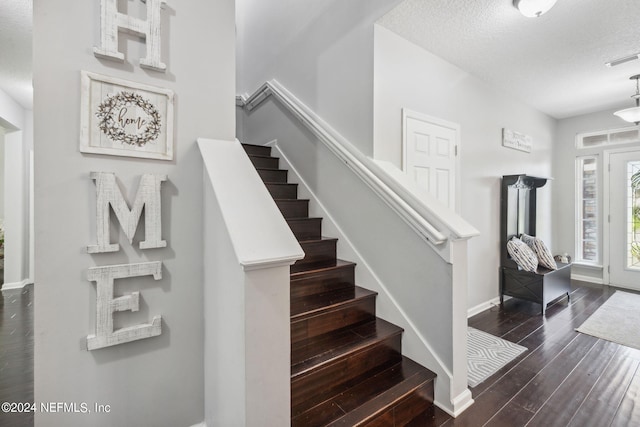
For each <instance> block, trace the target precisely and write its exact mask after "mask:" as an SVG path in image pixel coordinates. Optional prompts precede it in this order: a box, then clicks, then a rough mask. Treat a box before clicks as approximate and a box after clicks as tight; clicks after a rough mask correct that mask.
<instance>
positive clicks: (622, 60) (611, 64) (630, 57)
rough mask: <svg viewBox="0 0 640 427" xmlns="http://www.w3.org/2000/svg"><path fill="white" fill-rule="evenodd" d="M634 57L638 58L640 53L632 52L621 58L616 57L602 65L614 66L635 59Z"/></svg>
mask: <svg viewBox="0 0 640 427" xmlns="http://www.w3.org/2000/svg"><path fill="white" fill-rule="evenodd" d="M636 59H640V53H634V54H633V55H629V56H625V57H623V58H618V59H614V60H612V61H609V62H605V63H604V65H606V66H607V67H615V66H616V65H620V64H624V63H625V62H631V61H635V60H636Z"/></svg>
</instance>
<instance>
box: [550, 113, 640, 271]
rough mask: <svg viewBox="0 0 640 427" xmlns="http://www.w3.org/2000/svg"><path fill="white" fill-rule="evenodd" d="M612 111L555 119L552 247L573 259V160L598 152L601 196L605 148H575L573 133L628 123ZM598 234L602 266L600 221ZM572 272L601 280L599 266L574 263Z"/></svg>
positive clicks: (599, 209)
mask: <svg viewBox="0 0 640 427" xmlns="http://www.w3.org/2000/svg"><path fill="white" fill-rule="evenodd" d="M614 111H615V110H605V111H601V112H598V113H592V114H585V115H581V116H576V117H571V118H568V119H563V120H559V121H558V128H557V132H556V144H555V145H554V166H553V174H554V176H555V178H556V182H555V183H554V184H555V189H556V192H555V194H554V199H553V206H554V210H553V223H554V224H555V226H556V227H555V233H554V234H555V236H554V237H555V242H556V244H555V247H556V249H557V251H558V252H566V253H568V254H570V255H571V256H572V257H573V258H574V259H575V231H576V225H575V212H576V207H575V188H576V187H575V185H576V184H575V161H576V156H584V155H591V154H596V155H598V167H599V169H600V174H599V177H600V181H599V183H598V184H599V186H598V192H599V194H600V195H601V196H603V195H604V187H603V180H602V177H603V175H602V172H603V171H604V165H603V163H602V158H603V152H604V150H605V147H598V148H590V149H586V150H585V149H581V150H578V149H577V148H576V135H577V134H579V133H584V132H595V131H602V130H608V129H618V128H624V127H628V126H630V124H629V123H627V122H625V121H623V120H622V119H620V118H619V117H616V116H614V115H613V112H614ZM631 146H635V147H637V146H638V144H630V145H624V147H631ZM621 147H622V146H610V147H606V148H607V149H610V148H621ZM603 200H604V198H603V197H600V198H599V201H598V215H599V217H600V218H603V215H604V212H603ZM598 228H599V233H600V236H601V242H600V247H599V253H600V257H601V258H600V260H599V263H598V264H600V265H602V250H603V246H602V244H603V242H602V229H603V223H602V221H600V223H599V227H598ZM571 272H572V274H574V275H575V276H577V277H578V278H582V279H586V280H592V281H595V282H600V281H601V280H602V269H601V268H593V267H586V266H579V265H574V266H573V267H572V270H571Z"/></svg>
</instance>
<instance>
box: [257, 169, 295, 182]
mask: <svg viewBox="0 0 640 427" xmlns="http://www.w3.org/2000/svg"><path fill="white" fill-rule="evenodd" d="M256 170H257V171H258V175H260V178H262V181H263V182H282V183H286V182H287V174H288V171H286V170H282V169H256Z"/></svg>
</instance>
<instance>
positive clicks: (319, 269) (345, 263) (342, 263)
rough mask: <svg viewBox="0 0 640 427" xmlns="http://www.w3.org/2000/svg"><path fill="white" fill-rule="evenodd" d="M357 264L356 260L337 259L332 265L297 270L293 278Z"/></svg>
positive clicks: (292, 274)
mask: <svg viewBox="0 0 640 427" xmlns="http://www.w3.org/2000/svg"><path fill="white" fill-rule="evenodd" d="M352 265H353V266H355V265H356V264H355V263H354V262H351V261H345V260H342V259H336V261H335V263H333V264H331V265H325V266H319V267H317V268H315V269H306V270H303V271H297V272H295V273H294V272H292V273H291V280H299V279H303V278H304V277H305V276H309V275H313V274H321V273H324V272H327V271H329V270H335V269H339V268H347V267H351V266H352Z"/></svg>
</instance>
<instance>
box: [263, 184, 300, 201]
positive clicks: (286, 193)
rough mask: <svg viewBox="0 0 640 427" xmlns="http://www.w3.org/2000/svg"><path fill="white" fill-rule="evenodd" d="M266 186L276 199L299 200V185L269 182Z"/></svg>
mask: <svg viewBox="0 0 640 427" xmlns="http://www.w3.org/2000/svg"><path fill="white" fill-rule="evenodd" d="M265 185H266V186H267V190H269V193H270V194H271V197H273V198H274V199H296V198H298V184H288V183H275V182H267V183H265Z"/></svg>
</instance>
